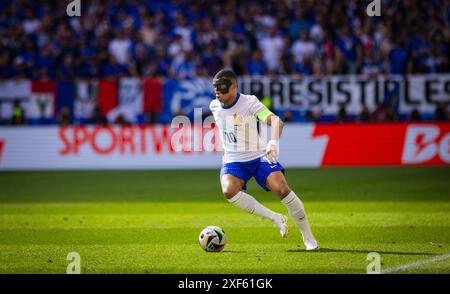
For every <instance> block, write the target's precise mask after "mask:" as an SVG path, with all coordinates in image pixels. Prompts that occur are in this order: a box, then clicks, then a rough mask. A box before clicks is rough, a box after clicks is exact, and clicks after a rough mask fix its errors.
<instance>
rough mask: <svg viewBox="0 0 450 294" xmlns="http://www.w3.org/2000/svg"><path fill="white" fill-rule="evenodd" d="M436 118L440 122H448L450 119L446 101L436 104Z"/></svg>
mask: <svg viewBox="0 0 450 294" xmlns="http://www.w3.org/2000/svg"><path fill="white" fill-rule="evenodd" d="M434 120H435V121H439V122H447V121H448V120H449V113H448V112H447V109H446V104H445V103H442V102H441V103H438V104H436V110H435V111H434Z"/></svg>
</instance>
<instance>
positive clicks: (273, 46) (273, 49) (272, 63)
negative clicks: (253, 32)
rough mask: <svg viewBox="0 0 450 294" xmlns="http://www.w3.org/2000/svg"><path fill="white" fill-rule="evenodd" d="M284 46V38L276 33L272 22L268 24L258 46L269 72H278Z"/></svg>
mask: <svg viewBox="0 0 450 294" xmlns="http://www.w3.org/2000/svg"><path fill="white" fill-rule="evenodd" d="M284 47H285V43H284V39H283V38H282V36H280V35H279V34H278V32H277V27H276V26H275V25H274V24H273V25H269V26H268V27H267V28H266V35H265V36H264V37H262V38H261V39H260V41H259V48H260V49H261V51H262V53H263V59H264V61H265V63H266V64H267V68H268V70H269V71H270V73H271V74H277V73H278V74H279V73H280V65H281V56H282V54H283V50H284Z"/></svg>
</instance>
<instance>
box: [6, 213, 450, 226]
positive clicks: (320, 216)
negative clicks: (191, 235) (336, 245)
mask: <svg viewBox="0 0 450 294" xmlns="http://www.w3.org/2000/svg"><path fill="white" fill-rule="evenodd" d="M308 217H309V220H310V222H311V224H312V225H313V226H314V227H323V226H329V225H332V226H351V227H390V226H402V225H409V226H413V227H414V226H436V227H439V226H443V227H448V226H450V214H449V213H446V212H435V213H433V214H429V213H418V212H416V213H411V212H406V213H401V212H395V213H394V212H374V213H367V212H347V213H338V212H333V213H319V212H311V213H309V214H308ZM205 223H211V224H217V225H219V226H224V225H226V226H227V227H267V226H268V225H269V224H271V223H270V221H268V220H263V219H261V218H256V217H253V216H251V215H247V214H244V213H242V212H240V211H237V210H235V212H234V213H230V212H228V213H222V214H217V213H206V212H204V213H199V214H186V213H185V214H180V213H178V214H174V213H167V214H161V213H159V214H156V213H148V214H105V215H94V214H87V215H86V214H31V215H28V214H4V215H0V229H17V228H21V229H77V228H97V229H107V228H184V227H186V228H201V227H202V226H204V225H205ZM289 224H290V225H292V226H293V227H295V223H294V221H293V220H292V219H291V218H290V221H289Z"/></svg>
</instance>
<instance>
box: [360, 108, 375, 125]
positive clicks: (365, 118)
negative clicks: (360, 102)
mask: <svg viewBox="0 0 450 294" xmlns="http://www.w3.org/2000/svg"><path fill="white" fill-rule="evenodd" d="M358 122H360V123H369V122H372V114H371V113H370V111H369V108H368V107H367V106H365V105H364V107H363V109H362V110H361V112H360V113H359V116H358Z"/></svg>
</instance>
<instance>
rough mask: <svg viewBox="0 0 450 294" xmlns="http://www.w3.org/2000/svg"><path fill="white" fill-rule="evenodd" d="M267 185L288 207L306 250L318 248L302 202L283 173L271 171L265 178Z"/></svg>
mask: <svg viewBox="0 0 450 294" xmlns="http://www.w3.org/2000/svg"><path fill="white" fill-rule="evenodd" d="M267 187H268V188H269V189H270V190H271V191H273V192H275V193H276V194H277V195H278V197H279V198H280V199H281V203H283V205H284V206H286V208H287V209H288V211H289V214H290V215H291V216H292V218H293V219H294V221H295V222H296V224H297V226H298V228H299V230H300V232H301V234H302V237H303V242H304V243H305V246H306V250H318V249H319V245H318V244H317V241H316V239H315V238H314V235H313V234H312V232H311V227H310V226H309V222H308V217H307V216H306V212H305V208H304V206H303V203H302V201H301V200H300V198H299V197H298V196H297V195H296V194H295V193H294V191H292V190H291V189H290V188H289V186H288V185H287V182H286V179H285V178H284V175H283V173H282V172H279V171H278V172H274V173H271V174H270V175H269V177H268V178H267Z"/></svg>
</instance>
